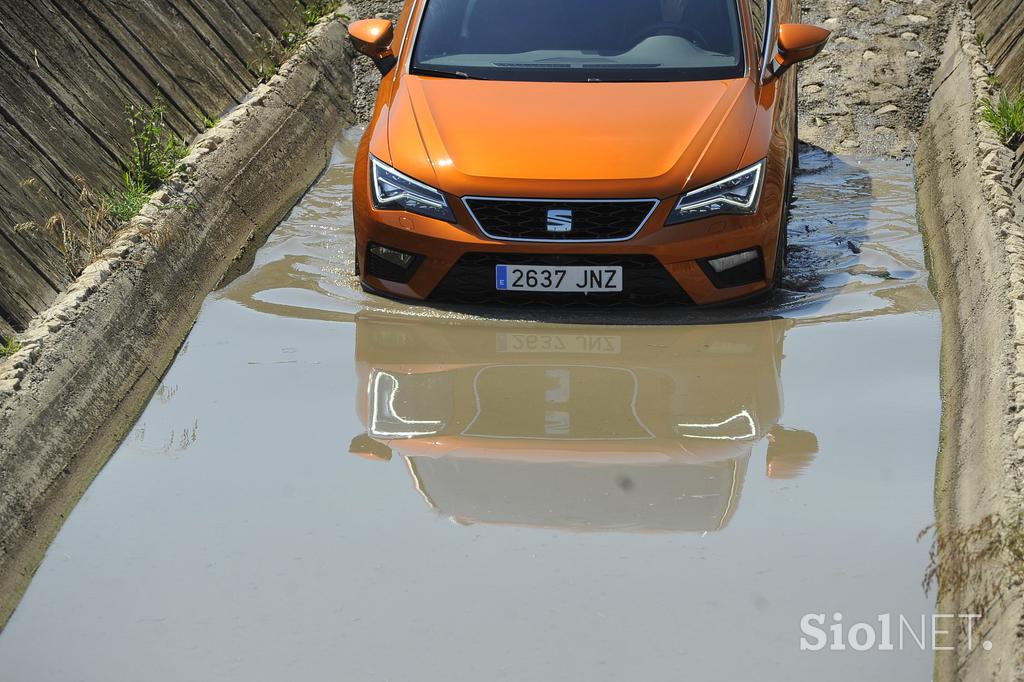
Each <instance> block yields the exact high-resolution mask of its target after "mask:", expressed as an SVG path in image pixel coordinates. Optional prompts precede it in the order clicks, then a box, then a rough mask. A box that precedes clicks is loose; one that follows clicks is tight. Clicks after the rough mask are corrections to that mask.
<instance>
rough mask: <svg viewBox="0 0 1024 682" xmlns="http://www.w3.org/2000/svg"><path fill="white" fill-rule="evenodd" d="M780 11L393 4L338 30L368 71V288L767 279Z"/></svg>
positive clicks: (783, 73)
mask: <svg viewBox="0 0 1024 682" xmlns="http://www.w3.org/2000/svg"><path fill="white" fill-rule="evenodd" d="M798 13H799V10H798V4H797V3H796V2H795V0H514V1H512V0H408V1H407V2H406V4H405V7H404V9H403V11H402V14H401V16H400V17H399V19H398V21H397V25H392V23H391V22H389V21H387V20H384V19H367V20H363V21H357V22H353V23H352V24H351V25H350V26H349V33H350V36H351V39H352V42H353V44H354V45H355V47H356V48H357V49H358V50H359V51H360V52H362V53H363V54H366V55H368V56H370V57H371V58H373V60H374V61H375V63H376V64H377V67H378V68H379V69H380V71H381V73H382V74H383V79H382V82H381V87H380V92H379V94H378V97H377V104H376V108H375V110H374V115H373V118H372V120H371V122H370V124H369V127H368V128H367V130H366V134H365V136H364V137H363V140H362V142H361V144H360V147H359V153H358V156H357V159H356V167H355V191H354V212H355V231H356V246H357V255H356V268H357V271H358V272H359V275H360V278H361V281H362V283H363V286H364V287H366V288H367V289H369V290H371V291H374V292H377V293H380V294H383V295H387V296H392V297H398V298H408V299H419V300H431V301H444V302H457V303H473V304H492V303H525V304H554V305H558V304H562V303H568V304H572V303H584V304H588V305H589V304H596V305H606V304H613V303H626V304H630V305H678V304H696V305H707V304H718V303H724V302H731V301H738V300H743V299H748V298H751V297H761V296H764V295H765V294H766V293H768V292H770V291H771V289H772V288H773V287H774V286H775V284H777V283H778V281H779V279H780V276H781V271H782V268H783V263H784V254H785V247H786V230H785V224H786V218H787V209H788V204H789V198H790V195H791V191H792V180H793V168H794V164H795V162H796V151H795V150H796V75H795V73H793V72H790V70H789V67H791V66H793V65H794V64H796V63H797V62H800V61H803V60H806V59H809V58H811V57H813V56H815V55H816V54H818V52H820V51H821V49H822V48H823V47H824V45H825V43H826V41H827V40H828V37H829V32H828V31H826V30H825V29H821V28H817V27H814V26H807V25H803V24H799V23H791V22H793V21H795V20H796V19H797V15H798Z"/></svg>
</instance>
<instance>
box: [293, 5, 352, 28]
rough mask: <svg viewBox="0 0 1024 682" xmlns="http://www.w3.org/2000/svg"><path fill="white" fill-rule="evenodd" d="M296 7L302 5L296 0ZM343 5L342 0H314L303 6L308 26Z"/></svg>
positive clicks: (303, 14) (304, 17)
mask: <svg viewBox="0 0 1024 682" xmlns="http://www.w3.org/2000/svg"><path fill="white" fill-rule="evenodd" d="M295 6H296V7H302V5H301V3H299V2H298V0H296V3H295ZM339 7H341V0H312V2H310V3H309V4H307V5H306V6H305V7H304V8H302V17H303V19H305V20H306V26H312V25H313V24H315V23H316V22H318V21H320V20H321V19H323V18H324V17H326V16H327V15H328V14H330V13H331V12H333V11H334V10H336V9H338V8H339Z"/></svg>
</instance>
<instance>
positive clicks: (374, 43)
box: [348, 19, 396, 75]
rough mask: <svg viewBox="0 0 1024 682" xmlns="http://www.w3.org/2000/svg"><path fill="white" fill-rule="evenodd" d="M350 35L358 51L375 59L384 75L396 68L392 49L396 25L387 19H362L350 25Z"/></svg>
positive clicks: (374, 61)
mask: <svg viewBox="0 0 1024 682" xmlns="http://www.w3.org/2000/svg"><path fill="white" fill-rule="evenodd" d="M348 37H349V40H351V41H352V46H353V47H355V48H356V50H357V51H358V52H361V53H362V54H365V55H366V56H367V57H369V58H370V59H372V60H373V63H374V64H376V65H377V69H378V70H380V72H381V74H382V75H386V74H387V73H388V72H389V71H391V69H392V68H394V66H395V63H396V59H395V54H394V52H393V51H392V50H391V43H392V41H394V39H395V26H394V24H392V23H391V22H390V21H388V20H387V19H361V20H360V21H353V22H352V23H351V24H349V25H348Z"/></svg>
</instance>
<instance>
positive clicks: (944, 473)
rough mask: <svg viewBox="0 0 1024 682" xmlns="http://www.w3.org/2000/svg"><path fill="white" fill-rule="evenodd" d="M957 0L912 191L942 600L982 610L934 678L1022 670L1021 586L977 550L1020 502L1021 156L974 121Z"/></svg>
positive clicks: (975, 56) (971, 36)
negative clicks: (919, 237)
mask: <svg viewBox="0 0 1024 682" xmlns="http://www.w3.org/2000/svg"><path fill="white" fill-rule="evenodd" d="M1008 4H1009V3H1008ZM953 10H954V11H953V16H952V17H951V19H950V32H949V36H948V38H947V41H946V45H945V49H944V52H943V55H942V62H941V65H940V67H939V69H938V71H937V72H936V74H935V78H934V81H933V86H932V101H931V105H930V108H929V111H928V115H927V119H926V121H925V123H924V125H923V127H922V130H921V133H920V147H919V150H918V153H917V159H916V160H917V170H918V182H919V188H918V189H919V192H918V201H919V207H920V215H921V223H922V229H923V231H924V234H925V238H926V242H927V246H928V253H929V257H930V266H931V267H930V271H931V274H932V284H933V288H934V289H935V292H936V297H937V298H938V300H939V303H940V306H941V309H942V317H943V353H942V393H943V402H944V405H945V409H944V413H943V424H942V450H941V453H940V457H939V462H938V467H937V475H936V508H937V509H936V516H937V519H938V534H939V538H940V543H939V545H938V548H939V557H938V559H939V567H940V574H939V588H940V600H939V611H940V612H941V613H953V614H983V615H984V618H983V619H982V620H981V621H980V622H979V623H978V624H977V627H976V628H975V630H974V633H973V635H974V636H973V637H972V638H968V635H967V633H966V632H962V631H961V632H960V633H959V640H958V642H957V647H956V650H955V651H952V652H939V654H938V656H937V669H936V677H935V679H937V680H943V681H953V680H968V681H970V680H993V681H995V680H999V681H1006V682H1010V681H1015V682H1016V681H1019V680H1022V679H1024V647H1022V636H1024V594H1022V591H1021V585H1020V584H1018V583H1017V581H1015V580H1013V579H1012V577H1011V576H1010V575H1008V571H1007V564H1006V555H1005V552H991V553H988V552H977V550H978V549H981V548H984V547H989V548H993V547H998V546H999V543H1000V541H1001V540H1000V534H1001V533H1002V532H1003V531H1002V527H1001V526H998V525H997V526H995V527H994V528H993V527H992V526H991V525H990V521H991V520H992V519H999V520H1001V521H1005V522H1007V523H1010V524H1013V523H1014V522H1015V521H1016V519H1017V515H1018V514H1019V513H1020V510H1021V509H1022V508H1024V507H1022V500H1024V498H1022V477H1021V472H1022V464H1024V461H1022V456H1021V453H1022V452H1024V221H1022V217H1024V208H1022V206H1021V204H1020V202H1019V200H1018V199H1017V198H1016V197H1015V196H1014V192H1013V189H1012V187H1011V185H1010V182H1009V179H1010V177H1011V172H1012V167H1013V164H1014V160H1015V155H1014V153H1013V152H1011V151H1010V150H1009V149H1008V148H1006V147H1005V146H1003V145H1002V144H1001V143H1000V141H999V140H998V139H997V138H996V136H995V134H994V133H993V132H992V130H991V129H990V128H989V127H988V126H987V124H985V123H984V122H983V121H982V119H981V112H982V102H983V101H984V100H985V99H986V98H990V97H992V96H993V94H994V91H993V89H992V85H991V80H990V75H991V71H990V66H989V64H988V63H987V61H986V59H985V55H984V54H983V53H982V50H981V48H980V47H979V46H978V44H977V40H976V31H977V29H976V27H975V23H974V20H973V18H972V17H971V16H970V14H969V13H968V12H967V7H966V5H956V6H954V8H953ZM995 37H996V38H998V36H995ZM961 543H963V544H961ZM988 543H992V544H988ZM944 547H947V548H949V551H946V550H944ZM957 547H961V548H965V551H964V552H959V551H958V550H957ZM986 640H988V641H991V642H993V643H996V644H997V646H994V647H993V648H992V649H991V650H986V649H985V648H984V646H983V642H984V641H986Z"/></svg>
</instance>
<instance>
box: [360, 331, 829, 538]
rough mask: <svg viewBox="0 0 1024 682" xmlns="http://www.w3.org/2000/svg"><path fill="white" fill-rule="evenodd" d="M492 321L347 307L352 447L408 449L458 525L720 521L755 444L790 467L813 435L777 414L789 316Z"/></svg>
mask: <svg viewBox="0 0 1024 682" xmlns="http://www.w3.org/2000/svg"><path fill="white" fill-rule="evenodd" d="M791 324H792V322H788V321H785V320H774V321H768V322H758V323H749V324H734V325H711V326H693V327H610V328H609V327H601V328H596V327H574V326H565V327H559V326H540V325H536V326H533V325H529V324H526V325H520V326H511V325H499V324H495V323H489V322H486V321H464V320H460V321H457V322H456V321H450V320H447V321H446V320H409V319H396V318H395V317H394V316H390V315H387V316H386V315H374V314H369V313H362V314H360V315H359V316H358V317H357V335H356V364H357V373H358V376H359V389H358V390H359V394H358V395H357V405H358V408H357V409H358V410H359V412H360V414H359V416H360V419H361V420H362V422H363V424H365V425H366V433H364V434H362V435H360V436H357V437H356V438H355V439H354V440H353V441H352V446H351V448H350V450H351V452H352V453H353V454H357V455H360V456H363V457H367V458H370V459H378V460H391V459H392V456H393V455H397V456H400V457H402V458H404V459H405V461H406V463H407V464H408V468H409V471H410V473H411V474H412V477H413V482H414V484H415V486H416V488H417V490H418V491H419V492H420V493H421V494H422V496H423V498H424V499H425V500H426V501H427V503H428V504H430V506H432V507H433V508H434V509H436V510H437V511H438V512H439V513H441V514H443V515H445V516H449V517H451V518H452V519H453V520H455V521H457V522H459V523H464V524H470V523H495V524H512V525H521V526H538V527H550V528H564V529H572V530H587V531H595V530H596V531H602V530H633V531H668V532H674V531H697V532H699V531H714V530H720V529H722V528H724V527H725V526H726V525H727V524H728V523H729V521H730V519H731V518H732V516H733V514H735V513H736V509H737V505H738V503H739V499H740V491H741V488H742V487H743V481H744V477H745V475H746V471H747V465H748V462H749V460H750V457H751V451H752V449H753V448H754V446H755V445H756V444H758V443H759V442H760V441H762V440H764V439H766V438H767V439H768V441H769V445H768V448H767V450H768V454H767V460H768V461H767V475H768V476H769V477H772V478H791V477H795V476H798V475H799V474H800V473H801V472H802V471H803V470H804V468H806V467H807V466H808V465H809V464H810V462H811V461H812V460H813V458H814V456H815V454H816V452H817V449H818V448H817V439H816V438H815V436H814V435H813V434H810V433H807V432H802V431H792V430H788V429H784V428H782V427H780V426H779V421H780V417H781V413H782V387H781V383H780V378H779V372H780V368H781V363H782V347H783V339H784V336H785V332H786V329H787V328H788V327H789V326H790V325H791Z"/></svg>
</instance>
